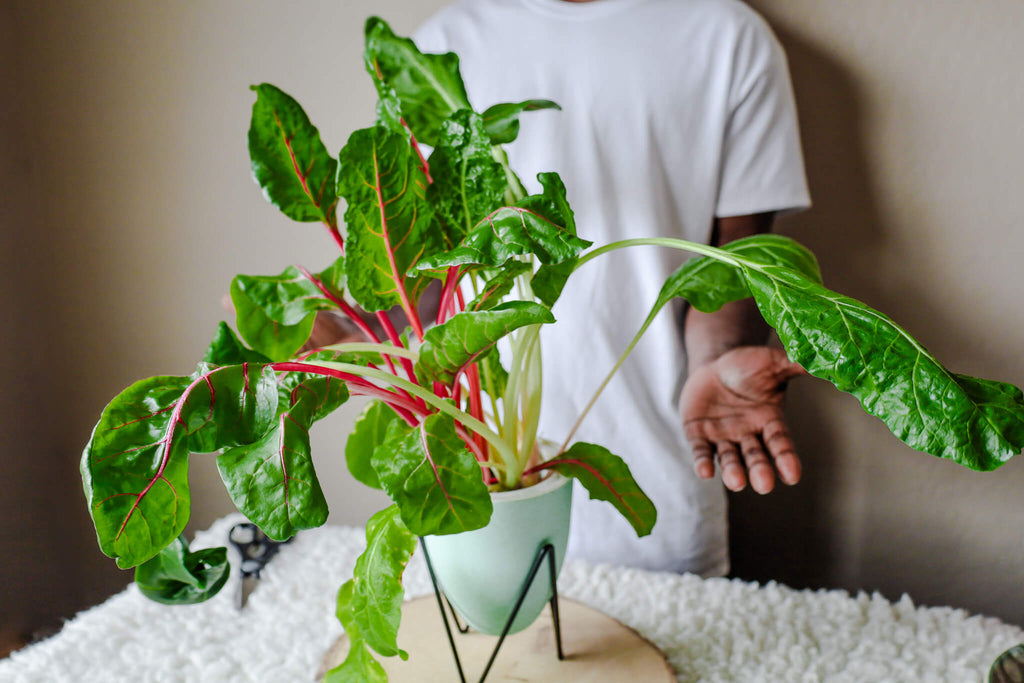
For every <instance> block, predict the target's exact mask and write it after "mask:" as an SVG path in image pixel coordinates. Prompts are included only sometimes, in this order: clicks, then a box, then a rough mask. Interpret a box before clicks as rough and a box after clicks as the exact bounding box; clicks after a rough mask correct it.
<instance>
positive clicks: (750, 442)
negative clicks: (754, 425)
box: [740, 435, 775, 493]
mask: <svg viewBox="0 0 1024 683" xmlns="http://www.w3.org/2000/svg"><path fill="white" fill-rule="evenodd" d="M740 448H742V449H743V460H744V462H745V463H746V465H747V476H748V478H749V479H750V486H751V487H752V488H753V489H754V490H755V491H757V492H758V493H768V492H769V491H771V490H772V489H773V488H775V472H774V470H772V465H771V462H769V460H768V454H767V453H765V450H764V447H763V446H762V445H761V440H760V439H758V438H757V437H756V436H753V435H748V436H745V437H743V438H742V439H740Z"/></svg>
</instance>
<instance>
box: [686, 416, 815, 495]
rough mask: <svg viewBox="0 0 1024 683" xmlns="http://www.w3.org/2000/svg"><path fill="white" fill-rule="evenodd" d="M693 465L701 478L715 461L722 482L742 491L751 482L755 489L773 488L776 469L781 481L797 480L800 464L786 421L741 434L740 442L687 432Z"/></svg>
mask: <svg viewBox="0 0 1024 683" xmlns="http://www.w3.org/2000/svg"><path fill="white" fill-rule="evenodd" d="M689 441H690V448H691V450H692V452H693V469H694V472H695V473H696V474H697V476H698V477H700V478H701V479H710V478H712V477H713V476H714V475H715V462H716V461H717V462H718V465H719V466H720V467H721V473H722V483H723V484H725V486H726V488H728V489H729V490H731V491H742V490H743V489H744V488H746V486H747V483H748V482H749V483H750V486H751V488H753V489H754V490H755V491H757V492H758V493H762V494H764V493H769V492H770V491H772V490H773V489H774V488H775V473H776V471H778V475H779V479H781V480H782V482H783V483H785V484H788V485H792V484H795V483H797V482H798V481H799V480H800V474H801V465H800V458H799V457H797V454H796V451H795V450H794V447H793V441H792V439H791V438H790V436H789V432H788V430H787V429H786V425H785V424H784V423H783V422H782V421H781V420H779V421H776V422H772V423H769V425H768V426H767V427H766V428H765V431H764V433H763V435H762V436H760V437H759V436H757V435H754V434H748V435H744V436H742V437H740V438H739V442H738V443H737V442H734V441H731V440H715V441H712V440H710V439H708V438H705V437H703V436H690V438H689Z"/></svg>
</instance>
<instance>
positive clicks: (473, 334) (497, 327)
mask: <svg viewBox="0 0 1024 683" xmlns="http://www.w3.org/2000/svg"><path fill="white" fill-rule="evenodd" d="M554 321H555V318H554V316H552V315H551V311H550V310H548V309H547V307H545V306H542V305H541V304H538V303H534V302H532V301H508V302H505V303H503V304H500V305H498V306H495V307H494V308H492V309H490V310H487V311H470V312H466V313H458V314H456V315H454V316H452V317H451V318H449V319H448V320H446V321H445V322H444V323H442V324H441V325H438V326H436V327H432V328H431V329H429V330H427V333H426V334H425V335H424V337H423V344H422V346H420V358H419V361H418V362H417V363H416V376H417V378H419V380H420V383H421V384H423V385H424V386H431V382H441V383H442V384H444V385H446V386H450V385H452V384H453V383H454V381H455V378H456V377H458V376H459V374H461V373H462V371H463V370H465V368H466V366H467V365H469V364H471V363H475V362H476V361H477V360H478V359H479V358H481V357H482V356H483V355H484V354H485V353H486V352H487V351H489V350H490V349H491V347H493V346H494V345H495V344H496V343H497V342H498V340H499V339H501V338H502V337H504V336H505V335H507V334H508V333H509V332H512V331H513V330H517V329H519V328H520V327H525V326H526V325H536V324H540V323H552V322H554Z"/></svg>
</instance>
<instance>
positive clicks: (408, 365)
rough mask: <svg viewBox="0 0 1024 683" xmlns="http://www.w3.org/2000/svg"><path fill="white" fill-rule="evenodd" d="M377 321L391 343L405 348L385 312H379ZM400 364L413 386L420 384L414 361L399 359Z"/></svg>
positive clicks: (421, 401)
mask: <svg viewBox="0 0 1024 683" xmlns="http://www.w3.org/2000/svg"><path fill="white" fill-rule="evenodd" d="M377 320H378V321H380V324H381V327H383V328H384V331H385V332H386V333H387V335H388V339H390V340H391V343H392V344H394V345H395V346H397V347H398V348H404V347H403V346H402V340H401V338H399V336H398V330H396V329H395V326H394V325H393V324H392V323H391V318H389V317H388V316H387V314H386V313H385V312H384V311H377ZM399 362H401V364H402V367H403V368H404V369H405V374H406V375H407V376H408V378H409V381H410V382H412V383H413V384H419V381H418V380H417V379H416V371H415V370H413V367H412V361H411V360H409V359H408V358H399ZM391 371H392V372H393V373H394V374H396V375H397V374H398V373H397V372H395V369H394V368H391ZM417 400H419V402H420V404H421V405H422V406H423V407H424V408H426V406H427V404H426V403H424V402H423V400H422V399H417Z"/></svg>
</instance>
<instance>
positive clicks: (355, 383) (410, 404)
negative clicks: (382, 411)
mask: <svg viewBox="0 0 1024 683" xmlns="http://www.w3.org/2000/svg"><path fill="white" fill-rule="evenodd" d="M270 368H271V369H272V370H274V371H275V372H306V373H309V374H312V375H324V376H327V377H336V378H338V379H340V380H343V381H344V382H345V383H346V384H348V386H349V390H352V391H353V392H354V393H359V394H361V395H364V396H373V397H375V398H379V399H381V400H382V401H384V402H385V403H387V404H388V405H390V406H391V407H392V408H394V409H395V412H397V413H398V414H399V415H402V417H403V419H405V420H406V422H408V423H409V424H411V425H416V424H418V423H419V421H418V420H416V418H415V417H414V414H415V415H420V416H426V415H429V414H430V411H429V410H426V409H425V408H422V407H420V406H419V405H418V404H417V403H416V402H415V401H413V400H412V399H411V398H407V397H405V396H402V395H401V394H398V393H396V392H394V391H389V390H387V389H382V388H381V387H378V386H377V385H376V384H373V383H372V382H370V381H368V380H366V379H363V378H362V377H359V376H358V375H353V374H352V373H350V372H345V371H344V370H335V369H334V368H324V367H321V366H319V365H311V364H309V363H295V362H291V361H286V362H283V363H271V365H270ZM403 411H404V412H403Z"/></svg>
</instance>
